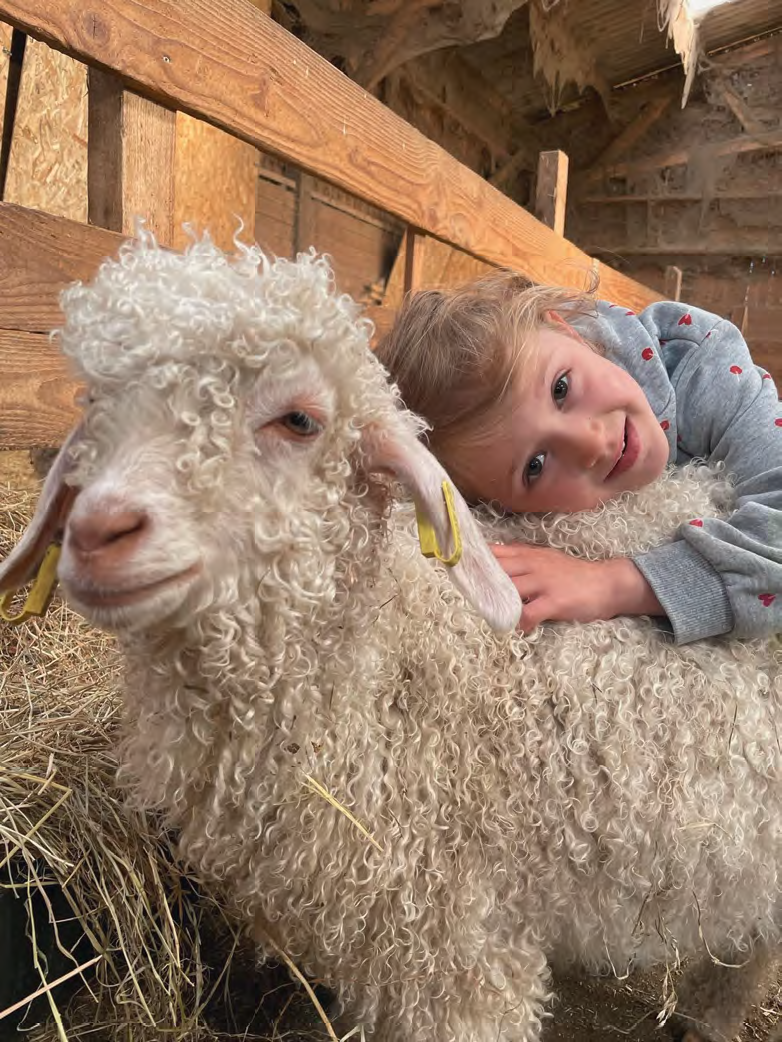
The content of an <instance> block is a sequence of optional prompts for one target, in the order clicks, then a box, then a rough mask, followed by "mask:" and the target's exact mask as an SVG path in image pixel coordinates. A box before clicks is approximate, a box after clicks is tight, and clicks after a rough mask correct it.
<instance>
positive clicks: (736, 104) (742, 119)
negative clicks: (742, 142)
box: [712, 77, 766, 134]
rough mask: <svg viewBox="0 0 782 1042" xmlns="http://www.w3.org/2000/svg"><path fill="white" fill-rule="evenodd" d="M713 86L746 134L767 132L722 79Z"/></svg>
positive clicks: (716, 79)
mask: <svg viewBox="0 0 782 1042" xmlns="http://www.w3.org/2000/svg"><path fill="white" fill-rule="evenodd" d="M712 84H713V86H714V89H715V91H716V93H717V96H718V97H719V98H721V100H722V101H724V103H725V104H726V105H727V106H728V108H729V109H730V111H731V112H732V113H733V115H734V116H735V117H736V119H737V120H738V122H739V123H740V124H741V128H742V130H744V132H745V133H747V134H762V133H763V132H764V131H765V130H766V127H765V125H764V124H763V123H762V122H761V121H760V120H759V119H756V118H755V116H753V114H752V113H751V112H750V110H749V108H748V107H747V104H746V102H745V101H744V100H743V99H742V98H740V97H739V96H738V94H737V93H736V92H735V91H734V90H733V88H732V87H731V86H730V84H729V83H727V82H726V81H725V80H724V79H723V78H722V77H717V78H715V79H714V80H713V81H712Z"/></svg>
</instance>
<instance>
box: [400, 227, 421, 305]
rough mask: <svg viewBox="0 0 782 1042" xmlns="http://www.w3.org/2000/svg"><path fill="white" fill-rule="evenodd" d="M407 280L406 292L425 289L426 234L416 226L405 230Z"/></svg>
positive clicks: (405, 282)
mask: <svg viewBox="0 0 782 1042" xmlns="http://www.w3.org/2000/svg"><path fill="white" fill-rule="evenodd" d="M404 249H405V281H404V293H405V295H407V294H408V293H417V292H418V290H419V289H423V277H424V257H425V256H426V236H425V235H421V233H420V232H419V231H417V230H416V229H415V228H408V229H407V231H406V232H405V247H404Z"/></svg>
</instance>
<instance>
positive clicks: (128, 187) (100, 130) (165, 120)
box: [87, 69, 176, 244]
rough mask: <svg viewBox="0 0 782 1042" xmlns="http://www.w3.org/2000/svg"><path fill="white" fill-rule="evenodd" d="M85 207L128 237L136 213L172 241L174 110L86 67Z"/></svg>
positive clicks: (94, 217)
mask: <svg viewBox="0 0 782 1042" xmlns="http://www.w3.org/2000/svg"><path fill="white" fill-rule="evenodd" d="M88 92H89V93H88V97H89V129H88V152H87V211H88V219H89V221H90V224H96V225H98V226H99V227H101V228H107V229H109V230H110V231H114V232H121V233H122V234H123V235H132V234H133V227H134V221H135V219H136V217H143V218H144V220H145V221H146V224H147V227H148V228H149V230H150V231H151V232H153V233H154V235H156V236H157V238H158V240H159V241H160V242H162V243H166V244H171V243H172V242H173V240H174V156H175V149H176V113H175V112H173V111H172V110H171V109H166V108H163V107H162V106H160V105H157V104H156V103H155V102H153V101H149V99H147V98H142V97H140V96H139V95H138V94H133V93H131V92H130V91H127V90H125V89H124V86H123V83H122V81H121V80H120V79H118V78H117V77H116V76H114V75H112V74H111V73H106V72H101V71H100V70H98V69H90V72H89V79H88Z"/></svg>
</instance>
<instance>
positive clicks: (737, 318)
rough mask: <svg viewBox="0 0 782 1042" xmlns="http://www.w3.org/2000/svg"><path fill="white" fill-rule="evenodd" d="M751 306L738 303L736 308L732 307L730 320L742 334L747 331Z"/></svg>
mask: <svg viewBox="0 0 782 1042" xmlns="http://www.w3.org/2000/svg"><path fill="white" fill-rule="evenodd" d="M748 311H749V308H748V307H747V305H746V304H738V305H737V306H736V307H735V308H731V311H730V320H731V322H732V323H733V325H734V326H736V328H737V329H738V331H739V332H740V333H741V334H742V336H743V335H744V334H745V333H746V331H747V312H748Z"/></svg>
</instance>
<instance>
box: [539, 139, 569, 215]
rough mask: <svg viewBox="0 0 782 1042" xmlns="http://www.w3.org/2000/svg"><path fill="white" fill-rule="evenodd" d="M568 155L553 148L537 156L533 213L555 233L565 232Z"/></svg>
mask: <svg viewBox="0 0 782 1042" xmlns="http://www.w3.org/2000/svg"><path fill="white" fill-rule="evenodd" d="M567 172H568V157H567V155H566V154H565V153H564V152H561V151H560V150H559V149H555V150H554V151H552V152H541V153H540V155H539V156H538V180H537V184H536V186H535V214H536V216H537V218H538V220H540V221H542V222H543V223H544V224H545V225H547V226H548V227H549V228H553V229H554V231H555V232H556V233H557V235H564V234H565V208H566V206H567Z"/></svg>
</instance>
